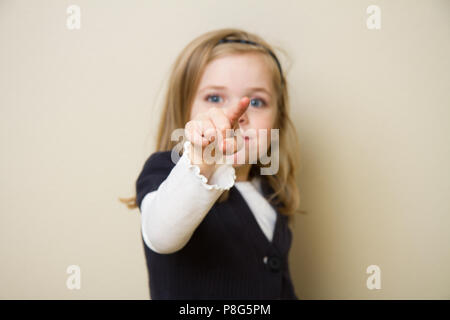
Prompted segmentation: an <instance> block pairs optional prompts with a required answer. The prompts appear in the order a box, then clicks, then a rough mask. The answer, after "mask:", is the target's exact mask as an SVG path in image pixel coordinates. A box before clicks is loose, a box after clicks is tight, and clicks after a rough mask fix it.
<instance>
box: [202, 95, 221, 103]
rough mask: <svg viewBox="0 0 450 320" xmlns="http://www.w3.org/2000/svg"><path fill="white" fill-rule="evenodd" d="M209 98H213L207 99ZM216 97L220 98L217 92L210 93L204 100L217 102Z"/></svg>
mask: <svg viewBox="0 0 450 320" xmlns="http://www.w3.org/2000/svg"><path fill="white" fill-rule="evenodd" d="M209 98H213V100H212V101H211V100H209ZM217 98H219V99H221V98H220V97H219V96H218V95H217V94H210V95H207V96H206V101H209V102H213V103H218V102H220V101H218V100H217Z"/></svg>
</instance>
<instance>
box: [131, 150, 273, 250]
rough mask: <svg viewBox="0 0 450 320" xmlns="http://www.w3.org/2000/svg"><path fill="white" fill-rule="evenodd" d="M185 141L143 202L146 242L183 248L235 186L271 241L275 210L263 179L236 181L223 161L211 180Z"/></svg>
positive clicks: (153, 246)
mask: <svg viewBox="0 0 450 320" xmlns="http://www.w3.org/2000/svg"><path fill="white" fill-rule="evenodd" d="M190 143H191V142H189V141H186V142H185V144H184V146H183V147H184V151H183V155H182V156H181V158H180V159H179V160H178V162H177V163H176V164H175V166H174V167H173V169H172V171H171V172H170V173H169V175H168V176H167V178H166V180H164V181H163V182H162V183H161V185H160V186H159V188H158V189H157V190H155V191H153V192H149V193H148V194H146V195H145V197H144V199H143V200H142V203H141V208H140V209H141V223H142V236H143V238H144V242H145V244H146V245H147V246H148V247H149V248H150V249H152V250H153V251H155V252H158V253H173V252H176V251H178V250H180V249H181V248H183V247H184V246H185V245H186V243H187V242H188V241H189V239H190V238H191V236H192V234H193V233H194V231H195V229H196V228H197V227H198V225H199V224H200V223H201V222H202V220H203V218H204V217H205V216H206V214H207V213H208V212H209V210H210V209H211V207H212V206H213V205H214V203H215V202H216V200H217V199H218V198H219V197H220V195H221V194H222V193H223V192H224V191H225V190H229V189H230V188H231V187H232V186H233V185H235V186H236V188H237V189H238V190H239V192H240V193H241V195H242V196H243V198H244V199H245V201H246V202H247V204H248V206H249V207H250V209H251V211H252V212H253V214H254V215H255V218H256V221H257V222H258V224H259V226H260V228H261V229H262V230H263V232H264V234H265V235H266V237H267V238H268V239H269V241H272V237H273V231H274V227H275V221H276V212H275V211H274V209H273V208H272V206H271V205H270V204H269V203H268V201H267V200H266V199H265V198H264V197H263V195H262V192H261V185H260V180H259V179H260V178H259V177H255V178H254V179H253V180H252V181H236V175H235V169H234V168H233V166H232V165H231V164H222V165H220V166H218V168H217V169H216V170H215V171H214V173H213V174H212V176H211V177H210V179H209V181H208V179H207V178H206V177H205V176H203V175H202V174H200V168H199V167H198V166H197V165H195V164H192V163H191V161H190V157H189V151H190V148H189V146H190Z"/></svg>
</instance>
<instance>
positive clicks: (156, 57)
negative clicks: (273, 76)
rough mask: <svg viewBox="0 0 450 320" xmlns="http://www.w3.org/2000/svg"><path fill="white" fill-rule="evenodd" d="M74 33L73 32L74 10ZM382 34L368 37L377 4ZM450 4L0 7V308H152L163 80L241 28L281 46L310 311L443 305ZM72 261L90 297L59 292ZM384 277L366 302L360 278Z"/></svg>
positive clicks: (448, 285)
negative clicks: (361, 303) (329, 302)
mask: <svg viewBox="0 0 450 320" xmlns="http://www.w3.org/2000/svg"><path fill="white" fill-rule="evenodd" d="M72 4H75V5H78V6H79V7H80V9H81V29H79V30H69V29H68V28H67V27H66V19H67V17H68V14H67V13H66V9H67V7H68V6H69V5H72ZM372 4H374V5H378V6H379V7H380V9H381V29H380V30H369V29H368V28H367V27H366V20H367V18H368V16H369V14H367V13H366V9H367V7H368V6H369V5H372ZM449 9H450V2H449V1H447V0H442V1H438V0H433V1H419V0H417V1H415V0H414V1H413V0H411V1H401V0H397V1H387V0H386V1H364V0H352V1H350V0H347V1H339V2H338V1H324V0H322V1H317V0H316V1H285V0H284V1H282V0H279V1H245V0H241V1H228V2H225V1H223V2H216V1H200V0H195V1H106V0H102V1H99V0H96V1H86V0H73V1H72V0H71V1H56V0H55V1H47V0H46V1H23V0H22V1H12V0H1V1H0V106H1V107H0V112H1V116H0V128H1V133H0V139H1V140H0V148H1V157H0V176H1V180H0V181H1V182H0V197H1V198H0V210H1V223H0V237H1V242H0V259H1V265H0V298H2V299H53V298H56V299H148V298H149V294H148V286H147V270H146V265H145V260H144V253H143V247H142V241H141V238H140V237H141V235H140V220H139V219H140V216H139V212H138V211H137V210H134V211H130V210H128V209H126V208H125V207H124V206H123V205H122V204H121V203H119V201H118V200H117V198H118V197H120V196H132V195H133V192H134V183H135V180H136V178H137V175H138V173H139V172H140V170H141V168H142V166H143V163H144V161H145V160H146V159H147V158H148V156H149V155H150V154H151V153H152V152H153V147H154V137H155V132H156V126H157V122H158V120H159V114H160V102H161V100H162V94H163V92H164V87H165V81H166V80H167V77H168V74H169V68H170V65H171V64H172V62H173V61H174V59H175V57H176V55H177V54H178V53H179V52H180V51H181V49H182V48H183V47H184V46H185V45H186V44H187V43H188V42H189V41H190V40H192V39H193V38H194V37H196V36H198V35H200V34H202V33H204V32H206V31H209V30H212V29H216V28H222V27H240V28H244V29H247V30H249V31H251V32H256V33H258V34H260V35H261V36H263V37H265V38H266V39H267V40H268V41H270V42H271V43H272V44H274V45H276V46H279V47H282V48H283V49H284V50H285V51H286V52H287V53H288V56H285V55H283V54H282V53H279V54H280V58H281V60H282V64H283V65H284V67H285V69H286V73H287V77H288V81H289V86H290V94H291V99H292V109H293V110H292V114H293V118H294V122H295V123H296V125H297V128H298V133H299V138H300V141H301V154H302V163H301V164H299V165H300V166H301V175H300V178H299V181H298V183H299V186H300V189H301V196H302V209H303V210H306V211H307V212H308V213H307V214H306V215H301V216H298V217H297V219H296V221H295V225H294V226H293V232H294V242H293V246H292V249H291V253H290V265H291V272H292V276H293V280H294V285H295V288H296V291H297V294H298V295H299V297H300V298H302V299H396V298H401V299H418V298H424V299H431V298H436V299H449V298H450V274H449V272H448V271H449V270H450V235H449V227H450V215H449V214H450V201H449V197H450V105H449V97H450V81H449V80H450V75H449V71H450V70H449V69H450V68H449V57H450V45H449V39H450V28H449V27H450V10H449ZM69 265H78V266H80V268H81V289H80V290H69V289H67V287H66V280H67V278H68V276H69V275H68V274H67V273H66V268H67V267H68V266H69ZM369 265H377V266H379V267H380V269H381V289H379V290H369V289H368V288H367V287H366V280H367V278H368V277H369V274H367V273H366V268H367V267H368V266H369Z"/></svg>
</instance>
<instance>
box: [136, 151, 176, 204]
mask: <svg viewBox="0 0 450 320" xmlns="http://www.w3.org/2000/svg"><path fill="white" fill-rule="evenodd" d="M179 158H180V156H179V155H178V153H177V152H172V151H157V152H154V153H152V154H151V155H150V156H149V157H148V158H147V160H146V161H145V163H144V165H143V167H142V169H141V171H140V173H139V176H138V178H137V180H136V204H137V205H138V206H139V207H140V205H141V202H142V200H143V198H144V196H145V195H146V194H147V193H149V192H152V191H155V190H156V189H158V187H159V185H160V184H161V183H162V182H163V181H164V180H165V179H166V178H167V176H168V175H169V173H170V171H171V170H172V169H173V167H174V166H175V164H176V163H177V162H178V160H179Z"/></svg>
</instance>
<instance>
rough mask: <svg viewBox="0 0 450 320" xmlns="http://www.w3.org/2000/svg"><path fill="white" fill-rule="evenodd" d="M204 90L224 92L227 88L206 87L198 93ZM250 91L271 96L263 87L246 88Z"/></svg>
mask: <svg viewBox="0 0 450 320" xmlns="http://www.w3.org/2000/svg"><path fill="white" fill-rule="evenodd" d="M206 89H216V90H226V89H227V87H224V86H214V85H213V86H206V87H204V88H202V89H200V92H203V91H205V90H206ZM248 89H249V90H250V91H252V92H255V91H262V92H265V93H266V94H268V95H269V96H272V95H271V94H270V91H269V90H267V89H266V88H263V87H253V88H248Z"/></svg>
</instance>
